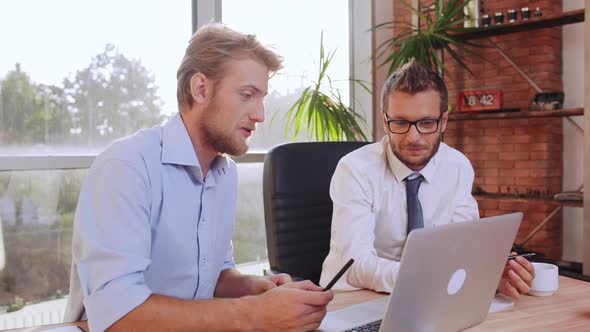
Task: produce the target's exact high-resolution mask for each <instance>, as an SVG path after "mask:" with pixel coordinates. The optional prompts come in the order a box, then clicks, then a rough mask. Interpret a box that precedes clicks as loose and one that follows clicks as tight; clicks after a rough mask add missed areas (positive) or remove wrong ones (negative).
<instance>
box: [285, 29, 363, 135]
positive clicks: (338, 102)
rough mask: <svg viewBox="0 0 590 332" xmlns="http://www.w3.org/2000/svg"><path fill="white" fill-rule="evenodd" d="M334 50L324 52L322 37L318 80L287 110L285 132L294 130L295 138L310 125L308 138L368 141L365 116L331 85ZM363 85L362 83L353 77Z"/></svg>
mask: <svg viewBox="0 0 590 332" xmlns="http://www.w3.org/2000/svg"><path fill="white" fill-rule="evenodd" d="M335 53H336V52H335V50H334V51H328V52H327V53H326V52H325V51H324V36H323V33H322V36H321V39H320V64H319V65H320V67H319V74H318V78H317V80H316V81H315V82H314V83H313V85H312V86H309V87H307V88H305V89H304V90H303V92H302V93H301V96H300V97H299V99H297V101H296V102H295V104H293V106H291V108H290V109H289V111H288V112H287V125H286V129H285V130H286V133H288V132H290V131H291V130H293V132H294V137H297V135H298V134H299V133H300V131H301V130H302V129H303V128H305V127H307V134H308V138H310V139H315V140H316V141H346V140H363V141H367V137H366V136H365V134H364V132H363V130H362V127H363V126H366V121H365V119H364V118H363V116H362V115H361V114H359V113H357V112H355V111H354V110H353V109H352V108H350V107H348V106H346V105H345V104H344V103H343V101H342V97H341V94H340V91H339V90H338V89H337V88H336V87H334V86H333V85H332V80H331V79H330V77H329V76H328V75H327V73H326V71H327V69H328V66H329V65H330V62H331V61H332V58H333V57H334V54H335ZM354 81H355V82H356V83H358V84H360V85H361V86H362V87H363V88H365V89H366V90H368V88H367V87H366V86H365V85H364V84H363V82H361V81H358V80H354Z"/></svg>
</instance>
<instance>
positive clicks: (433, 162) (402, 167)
mask: <svg viewBox="0 0 590 332" xmlns="http://www.w3.org/2000/svg"><path fill="white" fill-rule="evenodd" d="M381 143H382V144H383V149H384V150H385V154H386V156H387V163H388V164H389V168H390V169H391V172H392V173H393V177H394V178H395V180H396V181H397V182H401V181H403V180H404V179H405V178H407V177H408V176H410V175H412V174H413V173H416V172H415V171H413V170H411V169H410V168H409V167H408V166H406V164H404V163H403V162H402V161H401V160H399V159H398V158H397V156H396V155H395V154H394V153H393V151H392V150H391V144H390V141H389V135H385V136H384V137H383V139H382V140H381ZM437 155H438V152H437V153H435V154H434V156H432V158H430V161H428V164H426V166H424V168H423V169H421V170H420V171H418V173H420V174H421V175H422V176H423V177H424V180H425V181H426V182H427V183H430V182H431V181H432V180H434V173H435V172H436V167H437V165H438V161H437V160H438V158H437Z"/></svg>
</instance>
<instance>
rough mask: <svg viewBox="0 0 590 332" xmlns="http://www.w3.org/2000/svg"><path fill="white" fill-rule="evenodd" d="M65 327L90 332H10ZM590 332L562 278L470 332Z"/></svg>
mask: <svg viewBox="0 0 590 332" xmlns="http://www.w3.org/2000/svg"><path fill="white" fill-rule="evenodd" d="M383 296H385V295H383V294H379V293H375V292H372V291H368V290H361V291H355V292H344V293H337V294H336V296H335V298H334V301H332V303H330V305H329V306H328V309H329V310H330V311H332V310H338V309H342V308H345V307H347V306H350V305H352V304H356V303H361V302H365V301H369V300H373V299H377V298H379V297H383ZM65 325H80V326H82V327H83V328H84V330H85V331H88V326H87V325H86V322H81V323H80V324H61V325H51V326H41V327H32V328H24V329H15V330H10V331H12V332H17V331H18V332H38V331H44V330H47V329H50V328H55V327H58V326H65ZM566 330H571V331H590V283H588V282H585V281H581V280H576V279H572V278H567V277H563V276H560V277H559V290H558V291H557V292H556V293H555V294H553V295H552V296H548V297H534V296H523V297H522V298H521V299H520V300H519V301H517V302H516V303H515V305H514V307H513V308H511V309H508V310H504V311H500V312H495V313H492V314H489V315H488V317H487V319H486V320H485V321H484V322H483V323H481V324H479V325H476V326H474V327H472V328H470V329H467V330H466V331H469V332H478V331H566Z"/></svg>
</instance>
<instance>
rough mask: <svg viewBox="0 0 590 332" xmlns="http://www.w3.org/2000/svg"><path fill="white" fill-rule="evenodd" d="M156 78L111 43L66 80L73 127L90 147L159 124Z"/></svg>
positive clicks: (159, 108)
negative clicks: (85, 66) (83, 67)
mask: <svg viewBox="0 0 590 332" xmlns="http://www.w3.org/2000/svg"><path fill="white" fill-rule="evenodd" d="M157 89H158V88H157V86H156V85H155V83H154V77H153V76H152V75H151V74H150V72H149V71H148V70H147V69H146V68H145V67H144V66H143V65H142V64H141V63H140V62H139V61H137V60H130V59H127V58H126V57H125V56H124V55H122V54H120V53H118V51H117V50H116V49H115V46H113V45H110V44H108V45H107V46H106V48H105V50H104V52H102V53H100V54H98V55H96V56H95V57H94V58H92V61H91V63H90V65H89V66H88V67H87V68H85V69H82V70H78V71H77V72H76V74H75V75H74V77H73V78H70V79H65V80H64V91H65V92H66V94H67V95H68V96H69V100H71V103H70V104H69V107H70V109H71V111H72V115H73V122H74V127H76V128H79V129H80V130H81V131H80V132H79V135H80V137H85V138H86V139H87V140H88V143H89V145H93V144H94V143H96V142H97V141H98V142H103V143H107V142H110V141H112V140H113V139H115V138H119V137H122V136H125V135H128V134H131V133H132V132H134V131H136V130H138V129H140V128H144V127H147V126H152V125H154V124H158V123H160V122H161V121H162V116H161V114H160V111H161V106H162V101H161V100H160V98H159V97H158V96H157Z"/></svg>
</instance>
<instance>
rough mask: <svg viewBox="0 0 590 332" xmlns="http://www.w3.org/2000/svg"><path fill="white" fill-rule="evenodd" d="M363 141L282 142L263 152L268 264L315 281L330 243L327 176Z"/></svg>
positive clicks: (329, 179) (275, 268) (329, 201)
mask: <svg viewBox="0 0 590 332" xmlns="http://www.w3.org/2000/svg"><path fill="white" fill-rule="evenodd" d="M365 144H367V142H309V143H287V144H283V145H279V146H276V147H274V148H273V149H272V150H270V151H269V152H268V153H267V155H266V158H265V160H264V172H263V174H264V175H263V195H264V219H265V225H266V243H267V247H268V258H269V262H270V268H271V269H272V270H275V271H280V272H284V273H289V274H290V275H292V276H294V277H299V278H302V279H309V280H311V281H313V282H315V283H316V284H317V283H318V282H319V279H320V274H321V270H322V263H323V261H324V259H325V258H326V256H327V255H328V251H329V249H330V227H331V224H332V201H331V199H330V193H329V190H330V181H331V179H332V175H333V174H334V170H335V169H336V165H337V164H338V161H339V160H340V158H342V157H343V156H344V155H346V154H347V153H349V152H351V151H353V150H356V149H358V148H360V147H362V146H363V145H365Z"/></svg>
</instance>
